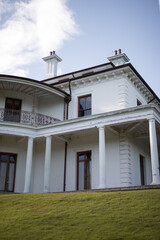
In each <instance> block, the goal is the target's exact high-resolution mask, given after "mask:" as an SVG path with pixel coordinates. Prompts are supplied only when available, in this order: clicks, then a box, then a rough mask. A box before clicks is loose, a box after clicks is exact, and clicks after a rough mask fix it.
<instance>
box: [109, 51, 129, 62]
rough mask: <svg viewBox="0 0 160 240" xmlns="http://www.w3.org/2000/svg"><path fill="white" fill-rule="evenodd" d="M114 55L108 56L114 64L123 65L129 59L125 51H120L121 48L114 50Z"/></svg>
mask: <svg viewBox="0 0 160 240" xmlns="http://www.w3.org/2000/svg"><path fill="white" fill-rule="evenodd" d="M114 52H115V55H114V56H111V57H108V60H109V61H110V62H112V63H113V64H114V65H115V66H120V65H124V64H125V63H127V62H129V61H130V59H129V58H128V57H127V55H126V54H125V53H122V50H121V49H118V51H117V50H115V51H114Z"/></svg>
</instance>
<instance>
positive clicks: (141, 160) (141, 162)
mask: <svg viewBox="0 0 160 240" xmlns="http://www.w3.org/2000/svg"><path fill="white" fill-rule="evenodd" d="M140 177H141V185H145V172H144V157H143V156H142V155H140Z"/></svg>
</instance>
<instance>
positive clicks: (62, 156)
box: [0, 105, 160, 192]
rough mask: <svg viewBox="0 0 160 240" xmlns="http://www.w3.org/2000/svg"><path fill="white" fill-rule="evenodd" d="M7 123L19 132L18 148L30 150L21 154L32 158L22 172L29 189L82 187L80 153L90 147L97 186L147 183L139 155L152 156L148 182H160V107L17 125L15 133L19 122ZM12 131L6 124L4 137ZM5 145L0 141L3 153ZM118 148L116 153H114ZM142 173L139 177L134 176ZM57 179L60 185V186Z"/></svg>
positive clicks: (26, 157)
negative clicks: (42, 124) (43, 123)
mask: <svg viewBox="0 0 160 240" xmlns="http://www.w3.org/2000/svg"><path fill="white" fill-rule="evenodd" d="M6 126H7V128H6V129H7V132H8V133H9V134H11V135H12V136H13V135H14V136H15V135H17V143H18V145H17V147H19V144H21V146H23V148H24V151H23V153H21V155H23V158H25V159H26V160H25V161H24V164H25V165H24V167H23V174H22V173H21V174H22V175H23V176H24V177H23V179H24V182H23V184H24V185H23V187H24V188H23V189H24V192H30V191H31V188H30V187H31V186H32V191H34V190H33V183H34V186H35V188H36V187H37V186H41V187H40V191H43V192H52V191H53V189H54V191H55V192H56V191H57V189H59V190H58V191H60V192H62V191H63V190H66V191H70V190H76V182H77V180H76V174H77V170H76V169H77V167H76V164H77V161H76V156H77V155H76V154H77V153H78V152H83V153H84V152H86V151H88V150H89V151H91V152H92V159H93V160H94V161H93V162H94V164H93V166H92V167H93V170H92V182H91V185H92V186H91V188H92V189H106V188H110V187H119V188H120V187H123V188H124V187H133V186H134V185H135V183H136V185H137V183H138V185H141V183H142V182H140V181H141V180H142V179H140V171H141V170H140V166H139V162H136V165H135V166H134V164H135V158H137V156H139V155H140V154H141V155H145V156H146V159H147V164H148V165H147V173H146V174H147V175H148V174H150V175H151V177H150V178H148V179H147V182H145V183H144V185H146V184H147V185H148V184H150V183H152V184H153V185H159V183H160V181H159V161H158V149H159V146H160V138H159V135H160V124H159V110H158V108H157V107H156V106H155V105H146V106H139V107H136V108H132V109H125V110H121V111H115V112H110V113H106V114H99V115H93V116H90V117H84V118H79V119H78V118H77V119H71V120H66V121H62V122H61V121H60V122H56V123H54V124H51V125H46V126H39V127H37V128H36V129H35V127H34V126H32V127H29V126H27V127H25V128H24V127H22V126H19V125H17V126H16V131H15V124H14V126H12V125H10V124H8V123H7V122H6ZM6 129H4V125H3V126H1V124H0V132H1V137H3V134H7V132H6ZM111 135H112V140H110V139H111ZM75 139H77V140H75ZM133 140H134V141H133ZM6 141H7V140H6ZM13 141H14V140H13ZM57 142H59V143H57ZM111 142H112V143H113V144H112V151H111V148H109V149H108V146H109V145H110V144H111ZM24 143H25V144H24ZM80 143H81V145H80ZM115 143H116V144H115ZM57 144H58V145H57ZM35 145H36V149H37V150H36V154H37V155H36V156H35V150H34V148H35ZM134 145H136V147H134ZM141 145H143V148H144V149H145V151H143V148H142V146H141ZM66 146H67V147H66ZM2 147H3V146H2V144H0V148H1V149H0V150H1V151H2ZM133 148H134V149H133ZM12 149H13V148H12ZM67 149H68V152H67ZM135 149H136V150H135ZM149 149H150V150H149ZM53 150H54V151H53ZM7 151H8V150H7ZM133 151H134V152H133ZM135 151H136V152H135ZM114 152H116V156H115V155H113V153H114ZM35 159H36V163H35ZM55 161H56V162H55ZM115 161H116V162H115ZM115 164H116V165H115ZM149 165H151V166H149ZM142 168H143V167H142ZM53 170H54V172H53ZM134 171H137V173H134ZM111 172H112V174H113V175H114V174H115V173H116V176H117V179H119V180H116V181H114V176H113V177H112V178H110V177H109V176H110V175H111ZM37 176H38V177H37ZM137 176H138V178H139V180H138V181H137V180H134V179H136V178H137ZM56 181H58V183H57V188H54V186H53V185H54V184H55V182H56ZM112 181H113V183H114V182H115V185H114V184H113V183H111V182H112ZM118 181H119V182H118ZM112 184H113V185H112ZM38 189H39V188H38ZM41 189H43V190H41ZM38 191H39V190H38Z"/></svg>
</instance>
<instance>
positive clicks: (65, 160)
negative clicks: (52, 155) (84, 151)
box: [63, 142, 68, 192]
mask: <svg viewBox="0 0 160 240" xmlns="http://www.w3.org/2000/svg"><path fill="white" fill-rule="evenodd" d="M67 148H68V143H67V142H65V151H64V182H63V192H65V191H66V166H67Z"/></svg>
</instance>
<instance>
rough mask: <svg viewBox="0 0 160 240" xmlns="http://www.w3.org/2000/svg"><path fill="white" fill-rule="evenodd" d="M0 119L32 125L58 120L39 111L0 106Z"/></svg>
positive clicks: (41, 124)
mask: <svg viewBox="0 0 160 240" xmlns="http://www.w3.org/2000/svg"><path fill="white" fill-rule="evenodd" d="M0 121H1V122H2V121H7V122H18V123H22V124H26V125H32V126H43V125H47V124H51V123H54V122H57V121H60V120H59V119H56V118H53V117H50V116H46V115H43V114H39V113H33V112H28V111H19V110H13V109H2V108H0Z"/></svg>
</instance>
